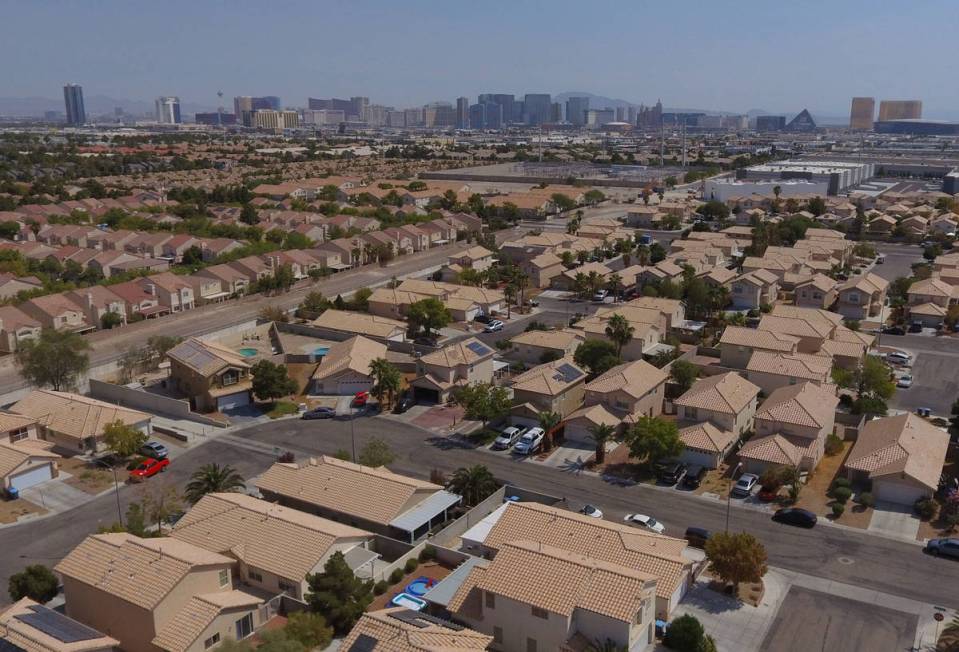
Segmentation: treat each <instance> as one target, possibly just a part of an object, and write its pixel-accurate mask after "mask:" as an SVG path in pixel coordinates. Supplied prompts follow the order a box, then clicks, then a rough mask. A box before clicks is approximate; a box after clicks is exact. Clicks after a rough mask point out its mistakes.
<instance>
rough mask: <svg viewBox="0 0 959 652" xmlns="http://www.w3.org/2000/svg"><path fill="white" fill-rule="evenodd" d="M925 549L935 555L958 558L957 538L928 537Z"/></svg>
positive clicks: (958, 545) (958, 546)
mask: <svg viewBox="0 0 959 652" xmlns="http://www.w3.org/2000/svg"><path fill="white" fill-rule="evenodd" d="M925 550H926V552H928V553H929V554H930V555H936V556H937V557H952V558H953V559H959V539H929V541H928V542H926V548H925Z"/></svg>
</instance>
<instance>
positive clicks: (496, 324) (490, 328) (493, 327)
mask: <svg viewBox="0 0 959 652" xmlns="http://www.w3.org/2000/svg"><path fill="white" fill-rule="evenodd" d="M503 326H504V324H503V322H501V321H500V320H498V319H494V320H493V321H491V322H489V323H488V324H486V328H484V329H483V331H484V332H486V333H495V332H496V331H501V330H503Z"/></svg>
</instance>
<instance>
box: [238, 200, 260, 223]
mask: <svg viewBox="0 0 959 652" xmlns="http://www.w3.org/2000/svg"><path fill="white" fill-rule="evenodd" d="M240 221H241V222H243V223H244V224H249V225H250V226H256V224H257V223H259V221H260V216H259V215H258V214H257V212H256V209H255V208H253V206H252V205H250V204H244V205H243V209H242V210H240Z"/></svg>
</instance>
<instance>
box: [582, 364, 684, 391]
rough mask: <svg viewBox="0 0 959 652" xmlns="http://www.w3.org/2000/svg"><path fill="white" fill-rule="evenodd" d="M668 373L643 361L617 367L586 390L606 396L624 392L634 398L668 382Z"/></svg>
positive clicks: (590, 383) (591, 383) (588, 384)
mask: <svg viewBox="0 0 959 652" xmlns="http://www.w3.org/2000/svg"><path fill="white" fill-rule="evenodd" d="M667 377H668V376H667V375H666V373H665V372H664V371H663V370H662V369H657V368H656V367H654V366H653V365H651V364H649V363H648V362H645V361H643V360H636V361H635V362H626V363H623V364H621V365H616V366H615V367H613V368H612V369H610V370H609V371H607V372H606V373H604V374H602V375H600V376H599V377H598V378H595V379H594V380H592V381H590V382H589V383H587V385H586V390H587V391H590V392H598V393H600V394H606V393H609V392H615V391H619V390H622V391H624V392H626V393H627V394H629V395H630V396H632V397H634V398H640V397H642V396H645V395H646V394H647V393H648V392H649V391H650V390H652V389H653V388H655V387H658V386H659V385H661V384H662V383H664V382H666V379H667Z"/></svg>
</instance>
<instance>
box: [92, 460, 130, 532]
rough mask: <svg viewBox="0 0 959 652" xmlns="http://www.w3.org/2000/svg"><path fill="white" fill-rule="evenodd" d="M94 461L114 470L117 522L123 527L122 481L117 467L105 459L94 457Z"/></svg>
mask: <svg viewBox="0 0 959 652" xmlns="http://www.w3.org/2000/svg"><path fill="white" fill-rule="evenodd" d="M93 462H94V463H95V464H99V465H101V466H105V467H106V468H108V469H110V470H111V471H113V493H114V495H115V496H116V499H117V522H119V523H120V527H123V510H122V509H120V481H119V480H118V479H117V470H116V467H114V466H113V465H112V464H107V463H106V462H104V461H103V460H98V459H94V460H93Z"/></svg>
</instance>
